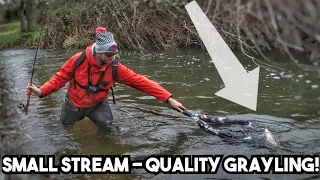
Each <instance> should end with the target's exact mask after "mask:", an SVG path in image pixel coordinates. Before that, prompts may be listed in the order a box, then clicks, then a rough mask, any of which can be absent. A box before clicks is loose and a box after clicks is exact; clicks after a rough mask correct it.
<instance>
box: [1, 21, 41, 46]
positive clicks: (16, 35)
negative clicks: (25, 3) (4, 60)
mask: <svg viewBox="0 0 320 180" xmlns="http://www.w3.org/2000/svg"><path fill="white" fill-rule="evenodd" d="M39 37H40V31H34V32H24V33H21V32H20V22H13V23H8V24H2V25H0V49H6V48H13V47H15V48H17V47H21V48H35V47H36V46H37V43H38V38H39Z"/></svg>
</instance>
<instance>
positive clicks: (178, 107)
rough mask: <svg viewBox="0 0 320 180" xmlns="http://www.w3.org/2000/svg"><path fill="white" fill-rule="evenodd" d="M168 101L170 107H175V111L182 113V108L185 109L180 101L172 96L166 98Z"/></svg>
mask: <svg viewBox="0 0 320 180" xmlns="http://www.w3.org/2000/svg"><path fill="white" fill-rule="evenodd" d="M168 103H170V105H171V107H172V108H174V109H176V110H177V111H179V112H181V113H183V110H187V108H185V107H184V106H183V105H182V104H181V103H180V102H178V101H177V100H175V99H173V98H169V99H168Z"/></svg>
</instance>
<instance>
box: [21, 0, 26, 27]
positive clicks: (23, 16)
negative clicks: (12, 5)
mask: <svg viewBox="0 0 320 180" xmlns="http://www.w3.org/2000/svg"><path fill="white" fill-rule="evenodd" d="M24 12H25V0H21V2H20V7H19V19H20V24H21V28H20V30H21V32H26V31H27V21H26V16H25V14H24Z"/></svg>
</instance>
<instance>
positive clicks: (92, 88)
mask: <svg viewBox="0 0 320 180" xmlns="http://www.w3.org/2000/svg"><path fill="white" fill-rule="evenodd" d="M85 60H86V53H85V51H83V52H82V54H81V56H80V58H79V59H78V60H77V62H76V64H75V66H74V70H73V73H72V79H73V81H74V88H75V89H77V85H78V86H79V87H80V88H82V89H85V90H86V91H87V93H88V94H91V93H98V92H102V91H109V89H101V88H100V85H106V84H104V83H105V82H103V78H104V75H105V73H106V71H107V68H106V70H105V71H103V72H102V73H101V75H100V77H99V80H98V82H97V84H95V85H93V84H92V82H91V77H90V70H91V65H90V64H88V71H87V72H88V83H87V85H86V86H83V85H81V84H80V83H79V82H78V81H76V79H75V72H76V70H77V69H78V68H79V67H80V66H81V65H82V64H83V62H84V61H85ZM117 77H118V59H116V58H115V59H114V60H113V61H112V79H113V86H112V87H111V88H110V89H111V93H112V100H113V104H116V101H115V98H114V92H113V87H115V81H116V79H117Z"/></svg>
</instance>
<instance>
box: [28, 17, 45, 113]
mask: <svg viewBox="0 0 320 180" xmlns="http://www.w3.org/2000/svg"><path fill="white" fill-rule="evenodd" d="M43 27H44V23H43V24H42V27H41V30H40V36H39V40H38V45H37V49H36V54H35V56H34V61H33V66H32V72H31V79H30V84H32V79H33V74H34V67H35V65H36V61H37V55H38V49H39V46H40V40H41V36H42V31H43ZM30 95H31V91H30V92H29V93H28V95H27V102H26V103H25V107H24V112H25V114H26V115H28V109H29V103H30Z"/></svg>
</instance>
